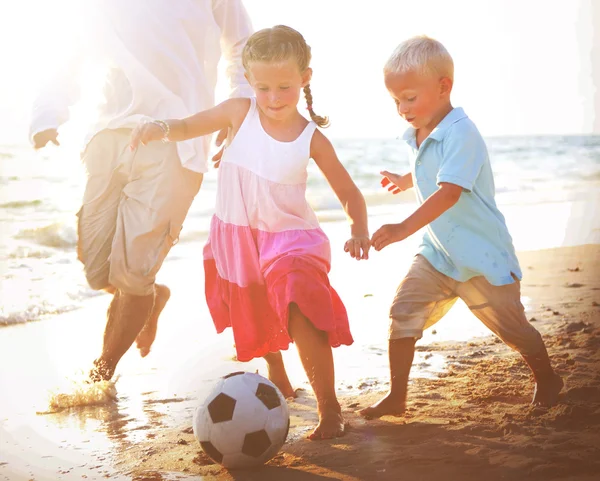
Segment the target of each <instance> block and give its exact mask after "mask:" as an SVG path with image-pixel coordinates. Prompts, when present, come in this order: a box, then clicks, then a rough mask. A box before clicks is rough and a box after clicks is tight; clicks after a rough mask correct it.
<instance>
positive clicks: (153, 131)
mask: <svg viewBox="0 0 600 481" xmlns="http://www.w3.org/2000/svg"><path fill="white" fill-rule="evenodd" d="M164 138H165V131H164V130H163V129H162V128H161V127H160V126H159V125H158V124H156V123H154V122H142V123H140V124H138V126H137V127H136V128H135V129H133V132H131V139H130V141H129V148H130V149H131V150H136V149H137V148H138V147H139V145H140V144H142V145H146V144H147V143H148V142H152V141H154V140H163V139H164Z"/></svg>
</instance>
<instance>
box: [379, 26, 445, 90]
mask: <svg viewBox="0 0 600 481" xmlns="http://www.w3.org/2000/svg"><path fill="white" fill-rule="evenodd" d="M409 71H414V72H416V73H418V74H425V75H436V76H437V77H439V78H442V77H448V78H449V79H450V80H452V81H454V62H453V61H452V57H451V56H450V54H449V53H448V50H446V47H444V46H443V45H442V44H441V42H438V41H437V40H434V39H433V38H429V37H427V36H425V35H420V36H417V37H412V38H409V39H408V40H405V41H404V42H402V43H401V44H400V45H398V46H397V47H396V50H394V53H392V55H391V56H390V58H389V59H388V61H387V62H386V64H385V66H384V67H383V72H384V73H385V74H389V73H392V74H394V73H405V72H409Z"/></svg>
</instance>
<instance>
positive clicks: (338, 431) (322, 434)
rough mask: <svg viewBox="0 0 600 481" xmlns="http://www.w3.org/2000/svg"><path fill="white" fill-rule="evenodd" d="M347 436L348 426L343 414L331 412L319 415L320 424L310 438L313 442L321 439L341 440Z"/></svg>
mask: <svg viewBox="0 0 600 481" xmlns="http://www.w3.org/2000/svg"><path fill="white" fill-rule="evenodd" d="M344 434H346V424H345V423H344V418H343V416H342V413H339V412H336V411H330V412H328V413H325V414H323V415H319V424H318V426H317V427H316V428H315V430H314V431H313V432H312V433H311V434H310V435H309V436H308V439H310V440H312V441H318V440H321V439H333V438H339V437H341V436H343V435H344Z"/></svg>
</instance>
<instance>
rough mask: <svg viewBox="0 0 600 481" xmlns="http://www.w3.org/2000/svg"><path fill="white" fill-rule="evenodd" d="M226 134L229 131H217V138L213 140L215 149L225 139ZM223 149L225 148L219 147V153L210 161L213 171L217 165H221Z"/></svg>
mask: <svg viewBox="0 0 600 481" xmlns="http://www.w3.org/2000/svg"><path fill="white" fill-rule="evenodd" d="M228 132H229V129H222V130H221V131H219V133H218V134H217V138H216V139H215V144H216V146H217V147H220V146H221V144H222V143H223V141H224V140H225V139H226V138H227V133H228ZM224 148H225V147H221V148H220V149H219V151H218V152H217V153H216V154H215V155H213V158H212V161H213V162H214V166H215V169H218V168H219V165H220V164H221V157H223V149H224Z"/></svg>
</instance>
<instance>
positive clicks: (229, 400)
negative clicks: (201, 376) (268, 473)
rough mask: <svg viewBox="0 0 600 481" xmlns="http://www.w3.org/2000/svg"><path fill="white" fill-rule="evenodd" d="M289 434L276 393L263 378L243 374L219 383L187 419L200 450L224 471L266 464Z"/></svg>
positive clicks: (284, 406) (285, 414) (281, 399)
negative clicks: (190, 422)
mask: <svg viewBox="0 0 600 481" xmlns="http://www.w3.org/2000/svg"><path fill="white" fill-rule="evenodd" d="M289 428H290V414H289V411H288V407H287V403H286V402H285V398H284V397H283V395H282V394H281V391H279V389H278V388H277V386H275V384H273V383H272V382H271V381H269V380H268V379H267V378H265V377H263V376H261V375H259V374H254V373H249V372H234V373H231V374H228V375H227V376H225V377H223V378H221V379H219V381H217V383H216V384H215V386H214V388H213V389H212V390H211V392H210V394H209V395H208V396H207V397H206V399H205V400H204V402H203V403H202V404H200V405H199V406H198V407H197V408H196V411H195V412H194V419H193V429H194V436H195V437H196V440H197V441H198V442H199V443H200V446H201V447H202V450H203V451H204V452H205V453H206V454H207V455H208V456H209V457H210V458H211V459H212V460H213V461H215V462H216V463H219V464H221V465H223V466H224V467H226V468H248V467H252V466H258V465H261V464H264V463H266V462H267V461H268V460H269V459H271V458H272V457H273V456H275V455H276V454H277V453H278V452H279V450H280V449H281V446H283V443H284V442H285V439H286V437H287V434H288V431H289Z"/></svg>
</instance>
